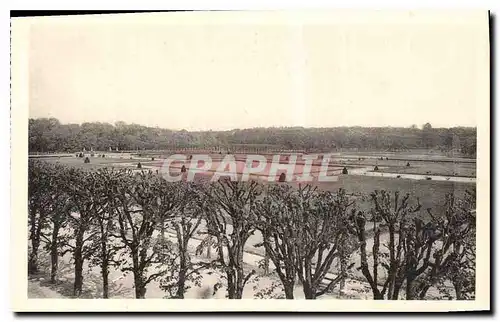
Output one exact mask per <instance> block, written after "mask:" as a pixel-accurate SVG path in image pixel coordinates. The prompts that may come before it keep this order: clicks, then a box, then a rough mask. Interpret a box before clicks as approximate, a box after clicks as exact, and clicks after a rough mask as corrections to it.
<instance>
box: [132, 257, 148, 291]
mask: <svg viewBox="0 0 500 322" xmlns="http://www.w3.org/2000/svg"><path fill="white" fill-rule="evenodd" d="M132 263H133V265H134V289H135V298H136V299H143V298H144V297H145V296H146V285H144V276H143V272H142V270H141V269H140V267H139V255H138V254H137V252H136V251H134V250H133V251H132Z"/></svg>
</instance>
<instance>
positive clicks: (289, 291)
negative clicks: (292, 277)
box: [283, 282, 294, 300]
mask: <svg viewBox="0 0 500 322" xmlns="http://www.w3.org/2000/svg"><path fill="white" fill-rule="evenodd" d="M293 285H294V283H293V282H292V283H283V287H284V289H285V298H286V299H287V300H293Z"/></svg>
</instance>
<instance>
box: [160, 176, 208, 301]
mask: <svg viewBox="0 0 500 322" xmlns="http://www.w3.org/2000/svg"><path fill="white" fill-rule="evenodd" d="M162 183H163V184H162V186H161V187H162V189H168V190H175V191H178V192H179V193H180V197H179V207H178V210H177V211H176V212H175V213H173V214H172V216H171V218H170V219H169V221H168V226H169V227H170V228H171V229H172V230H173V231H174V232H175V240H176V250H177V256H176V257H174V258H172V260H171V261H170V265H169V267H170V269H169V271H168V272H167V273H166V274H165V275H164V276H163V277H162V280H161V282H160V285H161V287H162V289H163V290H165V291H167V292H168V293H169V294H170V297H173V298H180V299H183V298H184V294H185V292H186V290H187V289H189V287H190V286H189V285H188V284H189V283H191V282H194V283H195V284H198V285H199V284H200V282H201V280H200V279H201V275H200V274H199V271H200V270H201V269H202V268H204V267H206V266H207V265H205V264H204V263H196V264H195V263H193V262H192V259H191V256H190V254H189V241H190V240H191V239H192V238H193V236H194V234H195V233H196V232H197V230H198V227H199V226H200V224H201V222H202V218H203V216H202V212H203V208H204V207H202V206H201V204H200V202H201V200H200V198H199V194H198V193H199V191H198V190H197V189H196V187H195V186H194V185H192V184H188V183H179V184H172V183H168V182H166V181H162Z"/></svg>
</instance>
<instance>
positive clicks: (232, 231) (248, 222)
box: [205, 180, 261, 299]
mask: <svg viewBox="0 0 500 322" xmlns="http://www.w3.org/2000/svg"><path fill="white" fill-rule="evenodd" d="M209 188H210V189H209V190H205V196H206V198H207V202H206V203H205V209H206V211H205V214H206V221H207V233H208V234H210V235H212V236H214V237H215V239H216V240H217V246H216V247H217V255H218V257H217V259H216V260H215V261H214V264H215V265H216V266H217V267H219V268H221V269H222V270H223V271H224V272H225V278H226V280H227V295H228V297H229V298H230V299H241V298H242V295H243V289H244V287H245V284H246V283H247V282H248V280H249V279H250V277H252V275H253V274H254V273H255V272H254V271H251V272H250V273H245V272H244V269H243V251H244V247H245V243H246V242H247V240H248V238H249V237H250V236H251V235H252V234H253V232H254V231H255V218H256V215H255V202H256V199H257V197H258V196H259V195H260V193H261V189H260V187H259V185H258V184H257V183H256V182H254V181H251V182H241V181H229V180H222V181H218V182H215V183H213V184H212V185H210V186H209Z"/></svg>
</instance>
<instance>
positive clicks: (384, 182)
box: [39, 153, 476, 213]
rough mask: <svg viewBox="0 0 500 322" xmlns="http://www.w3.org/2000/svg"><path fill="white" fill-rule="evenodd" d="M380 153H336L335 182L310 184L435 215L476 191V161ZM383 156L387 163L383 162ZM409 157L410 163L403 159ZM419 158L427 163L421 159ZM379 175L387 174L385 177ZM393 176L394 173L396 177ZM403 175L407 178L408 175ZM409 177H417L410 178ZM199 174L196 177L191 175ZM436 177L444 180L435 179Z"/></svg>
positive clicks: (127, 157)
mask: <svg viewBox="0 0 500 322" xmlns="http://www.w3.org/2000/svg"><path fill="white" fill-rule="evenodd" d="M383 155H384V156H382V154H377V155H366V154H363V155H362V154H357V155H353V154H335V155H334V158H333V160H332V161H331V162H330V163H329V167H328V175H335V176H337V180H336V181H333V182H318V181H317V180H315V181H313V182H311V184H313V185H315V186H317V187H318V188H319V189H322V190H327V191H336V190H338V189H339V188H344V189H345V190H346V191H347V192H348V193H349V194H353V195H355V196H357V204H358V206H360V207H361V208H368V207H369V206H370V200H369V197H368V196H369V194H370V193H371V192H373V191H374V190H388V191H400V193H410V194H411V196H412V198H414V200H416V198H419V199H420V203H421V204H422V207H423V208H422V209H424V211H423V212H422V213H425V209H426V208H432V209H433V210H434V212H435V213H439V212H441V211H442V205H443V202H444V199H445V195H446V194H448V193H452V192H454V193H455V194H457V195H459V196H462V195H463V194H464V193H465V191H466V190H471V189H473V188H475V174H476V163H475V162H473V161H474V160H471V159H459V158H449V157H446V156H441V157H437V156H435V155H432V156H431V157H429V156H428V155H414V154H410V153H406V154H401V155H398V154H387V153H386V154H383ZM223 157H224V155H219V154H214V155H211V159H212V160H213V162H212V166H211V168H210V169H209V170H207V171H204V173H202V174H201V175H203V174H205V175H213V174H214V173H215V172H216V169H217V167H218V166H219V164H220V161H221V160H222V158H223ZM245 157H246V155H241V154H237V155H235V158H236V160H237V165H238V166H237V173H238V175H240V174H241V172H242V167H244V165H245V161H244V160H245ZM380 158H383V160H380ZM387 158H388V159H389V160H387ZM391 158H392V159H391ZM39 159H41V160H46V161H48V162H54V163H59V164H63V165H67V166H77V167H80V168H84V169H97V168H102V167H114V168H129V169H137V164H138V163H139V162H141V165H142V169H145V170H148V169H150V170H153V171H155V170H159V171H160V173H162V172H161V171H165V170H164V169H162V166H163V165H164V159H159V158H157V157H156V158H155V159H154V160H152V159H151V156H141V157H139V156H137V155H134V154H130V153H129V154H125V153H124V154H120V153H111V154H106V157H105V158H102V157H97V156H95V157H90V160H91V162H90V163H87V164H85V163H84V162H83V158H78V157H75V156H74V155H71V156H64V157H41V158H39ZM267 159H268V160H271V159H272V156H268V157H267ZM410 159H411V160H412V161H408V160H410ZM424 159H427V160H425V161H422V160H424ZM298 160H299V161H298V162H297V163H300V156H299V158H298ZM415 160H420V161H415ZM287 161H288V160H287V159H286V157H282V158H281V160H280V163H287ZM408 162H410V166H407V163H408ZM375 165H377V166H378V167H379V168H380V169H379V171H376V172H380V173H374V171H373V169H372V167H374V166H375ZM181 166H182V165H181V164H175V163H174V164H172V165H171V167H170V169H169V171H170V172H171V173H177V174H179V172H180V168H181ZM186 166H187V167H188V172H189V162H188V163H186ZM269 167H270V163H268V164H267V166H266V168H265V169H264V170H263V171H262V172H261V173H258V174H257V175H255V176H252V178H255V179H261V180H262V181H264V182H266V181H267V174H268V173H269ZM302 167H303V165H300V164H298V165H297V166H296V168H295V175H296V176H299V175H301V173H302ZM343 167H346V168H347V169H348V170H349V174H347V175H342V174H341V173H342V168H343ZM319 171H320V159H319V160H318V162H314V163H313V166H312V168H311V175H312V176H313V177H315V178H317V176H318V174H319ZM281 172H283V171H282V170H280V171H278V175H279V173H281ZM384 174H386V176H385V177H384ZM390 174H394V175H392V177H387V176H388V175H390ZM395 174H397V177H396V176H395ZM408 174H410V175H409V176H408ZM413 174H417V175H421V176H420V177H418V176H412V175H413ZM198 175H200V174H197V175H196V176H198ZM374 175H377V176H374ZM438 176H446V177H445V178H443V177H441V178H440V177H438ZM430 177H432V178H430ZM425 179H427V180H425ZM431 179H432V180H431ZM458 179H463V180H458ZM464 180H465V182H464ZM290 184H292V185H295V186H298V184H299V183H298V182H291V183H290Z"/></svg>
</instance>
